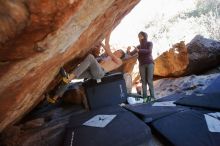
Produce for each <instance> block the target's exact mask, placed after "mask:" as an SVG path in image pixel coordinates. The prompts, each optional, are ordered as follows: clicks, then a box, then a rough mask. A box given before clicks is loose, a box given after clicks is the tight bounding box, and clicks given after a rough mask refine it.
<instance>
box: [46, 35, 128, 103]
mask: <svg viewBox="0 0 220 146" xmlns="http://www.w3.org/2000/svg"><path fill="white" fill-rule="evenodd" d="M110 34H111V33H110V32H109V33H108V34H107V36H106V38H105V45H103V44H101V46H102V47H103V48H104V50H105V53H106V55H107V56H106V57H104V58H102V59H101V60H100V61H99V62H98V61H97V60H96V59H95V57H94V56H93V55H91V54H89V55H88V56H87V57H86V58H85V59H84V60H83V61H82V62H81V63H80V64H79V65H78V66H77V67H76V68H75V69H74V70H73V71H72V72H71V73H69V74H68V73H66V72H65V70H64V69H63V68H61V71H60V72H61V75H62V77H63V79H62V80H63V81H62V83H61V84H60V85H59V87H58V90H57V91H56V92H55V95H54V96H53V97H49V96H47V101H48V102H49V103H56V101H57V99H58V98H59V97H62V95H63V94H64V92H65V91H67V90H68V87H69V85H70V84H69V83H70V82H71V80H73V79H84V78H87V79H101V78H102V77H104V75H105V74H106V73H107V72H110V71H113V70H115V69H117V68H118V67H119V66H121V65H122V58H124V56H125V53H124V51H123V50H117V51H115V52H114V53H112V52H111V50H110V45H109V40H110ZM101 46H100V47H101Z"/></svg>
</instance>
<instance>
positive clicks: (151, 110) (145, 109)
mask: <svg viewBox="0 0 220 146" xmlns="http://www.w3.org/2000/svg"><path fill="white" fill-rule="evenodd" d="M181 97H182V95H180V94H179V95H178V94H174V95H170V96H167V97H164V98H161V99H159V100H156V101H155V102H157V103H159V102H167V101H175V100H177V99H179V98H181ZM155 102H151V103H143V104H134V105H125V106H124V108H125V109H127V110H129V111H131V112H132V113H134V114H135V115H137V116H138V117H139V118H140V119H142V120H143V121H144V122H145V123H150V122H152V121H154V120H157V119H160V118H162V117H165V116H169V115H170V114H174V113H176V112H180V111H183V110H185V109H187V107H183V106H153V104H154V103H155Z"/></svg>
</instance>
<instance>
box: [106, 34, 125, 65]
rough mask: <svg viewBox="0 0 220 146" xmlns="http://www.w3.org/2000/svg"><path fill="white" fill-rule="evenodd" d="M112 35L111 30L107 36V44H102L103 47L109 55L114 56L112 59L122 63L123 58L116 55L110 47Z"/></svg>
mask: <svg viewBox="0 0 220 146" xmlns="http://www.w3.org/2000/svg"><path fill="white" fill-rule="evenodd" d="M110 35H111V32H109V33H108V34H107V35H106V37H105V45H103V44H102V47H103V48H104V49H105V52H106V54H107V55H108V56H110V57H111V58H112V60H113V61H114V62H115V63H117V64H121V59H120V58H118V57H116V56H115V55H114V54H113V53H112V52H111V49H110V45H109V40H110Z"/></svg>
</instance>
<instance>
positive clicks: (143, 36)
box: [138, 31, 148, 43]
mask: <svg viewBox="0 0 220 146" xmlns="http://www.w3.org/2000/svg"><path fill="white" fill-rule="evenodd" d="M138 38H139V42H140V43H142V42H147V39H148V35H147V33H146V32H143V31H141V32H139V34H138Z"/></svg>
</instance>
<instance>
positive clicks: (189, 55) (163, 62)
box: [154, 35, 220, 77]
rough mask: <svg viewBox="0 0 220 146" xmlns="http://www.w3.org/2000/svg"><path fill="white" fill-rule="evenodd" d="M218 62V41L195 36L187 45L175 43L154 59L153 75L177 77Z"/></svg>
mask: <svg viewBox="0 0 220 146" xmlns="http://www.w3.org/2000/svg"><path fill="white" fill-rule="evenodd" d="M219 64H220V42H219V41H214V40H210V39H206V38H204V37H202V36H199V35H198V36H195V38H194V39H193V40H192V41H191V42H190V43H189V44H187V45H185V44H184V42H180V43H177V44H175V45H174V46H173V48H171V49H170V50H169V51H167V52H164V53H163V54H162V55H161V56H159V57H158V58H157V59H156V60H155V71H154V75H156V76H161V77H179V76H184V75H190V74H199V73H201V72H204V71H207V70H208V69H211V68H213V67H216V66H217V65H219Z"/></svg>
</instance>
